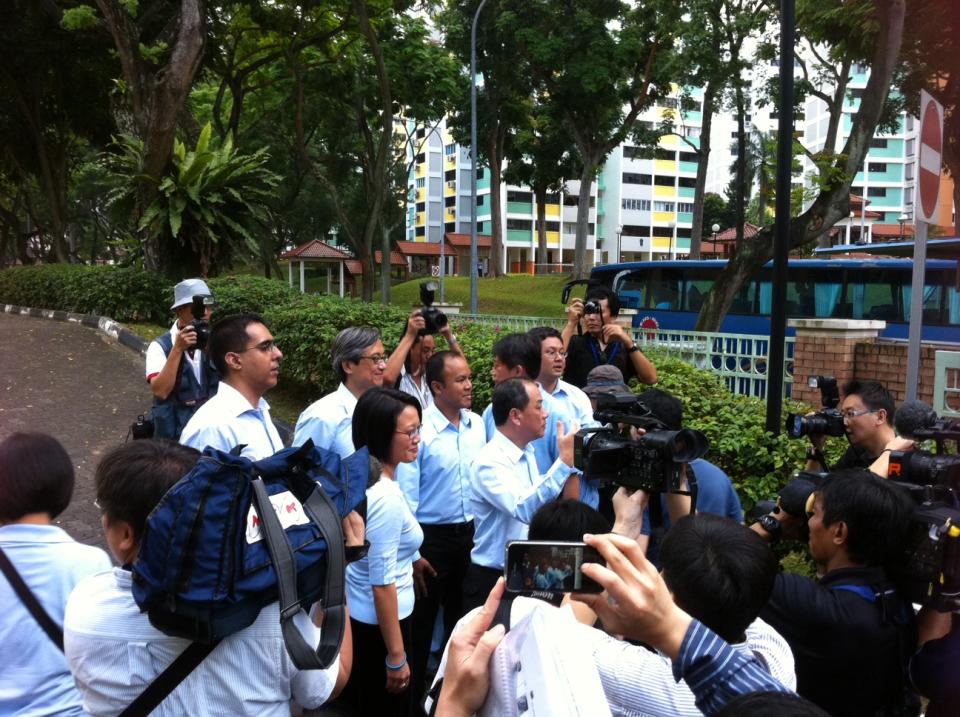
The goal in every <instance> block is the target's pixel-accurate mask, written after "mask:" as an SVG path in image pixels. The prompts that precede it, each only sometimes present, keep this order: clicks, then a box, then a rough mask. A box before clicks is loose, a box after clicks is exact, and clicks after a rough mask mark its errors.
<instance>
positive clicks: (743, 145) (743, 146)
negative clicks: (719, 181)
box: [734, 78, 747, 251]
mask: <svg viewBox="0 0 960 717" xmlns="http://www.w3.org/2000/svg"><path fill="white" fill-rule="evenodd" d="M735 92H736V97H737V99H736V104H737V173H736V177H737V191H736V196H735V197H734V209H735V216H736V222H737V225H736V227H735V228H736V230H737V235H736V239H735V240H734V247H735V250H736V251H740V247H741V246H742V245H743V228H744V227H743V225H744V223H745V222H746V214H747V212H746V208H747V128H746V116H745V114H746V113H745V111H744V106H743V105H744V101H743V85H742V84H741V82H740V79H739V78H738V79H737V80H736V87H735Z"/></svg>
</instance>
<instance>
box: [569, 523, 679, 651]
mask: <svg viewBox="0 0 960 717" xmlns="http://www.w3.org/2000/svg"><path fill="white" fill-rule="evenodd" d="M584 540H585V541H586V543H587V544H588V545H590V546H592V547H594V548H596V549H597V551H599V553H600V554H601V555H602V556H603V557H604V559H605V560H606V561H607V566H606V567H603V566H602V565H600V564H598V563H584V564H583V565H582V566H581V567H580V569H581V570H582V571H583V574H584V575H586V576H587V577H588V578H591V579H593V580H596V581H597V582H598V583H600V584H601V585H602V586H603V587H604V588H605V591H604V592H603V593H602V594H600V595H584V594H574V595H573V596H572V597H573V599H574V600H579V601H581V602H584V603H586V604H587V605H589V606H590V608H591V609H592V610H593V611H594V612H595V613H597V615H599V616H600V620H601V621H602V622H603V626H604V628H605V629H606V631H607V632H609V633H615V634H620V635H624V636H626V637H629V638H632V639H635V640H642V641H643V642H646V643H648V644H650V645H652V646H653V647H655V648H657V649H659V650H660V651H661V652H663V653H664V654H665V655H667V656H668V657H669V658H670V659H674V658H676V657H677V655H679V654H680V646H681V645H682V644H683V638H684V636H685V635H686V633H687V629H688V628H689V627H690V623H691V621H692V619H691V617H690V616H689V615H687V614H686V613H685V612H684V611H683V610H681V609H680V608H679V607H677V606H676V604H675V603H674V602H673V598H672V597H671V596H670V591H669V590H668V589H667V585H666V583H665V582H663V578H662V577H660V573H658V572H657V569H656V568H655V567H653V565H651V564H650V562H649V561H648V560H647V559H646V558H645V557H644V555H643V551H642V550H641V549H640V546H638V545H637V544H636V542H634V541H633V540H630V539H629V538H624V537H622V536H620V535H612V534H610V535H585V536H584Z"/></svg>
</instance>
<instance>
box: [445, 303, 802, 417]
mask: <svg viewBox="0 0 960 717" xmlns="http://www.w3.org/2000/svg"><path fill="white" fill-rule="evenodd" d="M452 318H453V320H454V321H456V319H457V318H460V319H464V320H466V321H473V322H477V323H482V324H487V325H490V326H498V327H500V328H502V329H507V330H510V331H529V330H530V329H532V328H534V327H535V326H554V327H556V328H558V329H562V328H563V326H564V325H565V324H566V319H565V318H562V317H560V318H555V319H553V318H545V317H540V316H500V315H497V314H458V315H456V314H455V315H452ZM633 335H634V338H635V339H636V341H637V343H639V344H640V345H641V346H652V347H656V348H657V349H659V350H660V351H662V352H664V353H667V354H669V355H670V356H675V357H676V358H679V359H680V360H681V361H685V362H686V363H689V364H692V365H694V366H696V367H697V368H702V369H707V370H710V371H713V372H714V373H716V374H718V375H719V376H720V377H721V378H722V379H723V381H724V383H726V385H727V388H729V389H730V391H731V392H733V393H737V394H743V395H747V396H758V397H760V398H765V397H766V395H767V356H768V354H769V351H770V339H769V337H767V336H757V335H754V334H721V333H709V332H704V331H678V330H669V329H644V328H634V329H633ZM793 352H794V339H793V337H788V338H787V342H786V347H785V351H784V354H785V357H784V362H783V381H784V394H785V395H786V396H790V394H791V389H792V388H793Z"/></svg>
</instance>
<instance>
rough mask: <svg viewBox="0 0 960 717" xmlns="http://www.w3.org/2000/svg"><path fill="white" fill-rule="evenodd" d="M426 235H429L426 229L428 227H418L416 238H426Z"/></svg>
mask: <svg viewBox="0 0 960 717" xmlns="http://www.w3.org/2000/svg"><path fill="white" fill-rule="evenodd" d="M426 235H427V228H426V227H417V231H416V236H418V237H424V236H426Z"/></svg>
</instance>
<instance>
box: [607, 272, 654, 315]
mask: <svg viewBox="0 0 960 717" xmlns="http://www.w3.org/2000/svg"><path fill="white" fill-rule="evenodd" d="M647 276H648V273H647V272H644V271H633V272H630V273H629V274H627V275H626V276H624V277H622V278H621V279H620V282H619V283H618V284H617V286H616V287H614V290H615V291H616V292H617V294H618V295H619V296H620V306H621V307H622V308H625V309H642V308H644V307H645V306H646V305H647V302H646V300H645V299H646V297H647V295H648V293H649V292H648V291H647Z"/></svg>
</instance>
